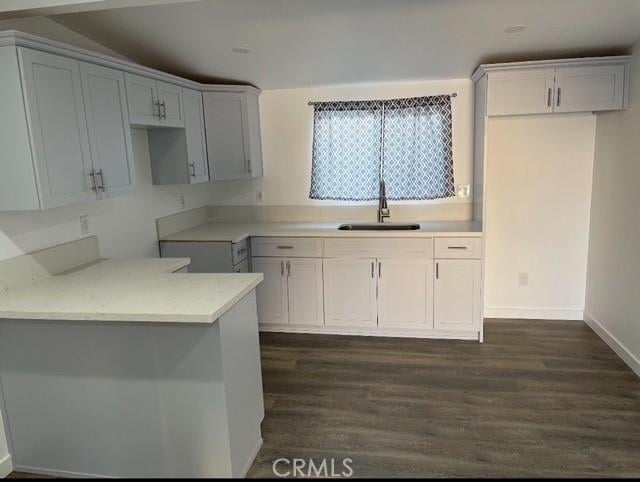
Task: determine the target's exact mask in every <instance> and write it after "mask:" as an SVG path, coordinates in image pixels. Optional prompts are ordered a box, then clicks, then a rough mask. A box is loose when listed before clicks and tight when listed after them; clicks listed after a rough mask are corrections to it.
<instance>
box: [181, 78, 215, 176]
mask: <svg viewBox="0 0 640 482" xmlns="http://www.w3.org/2000/svg"><path fill="white" fill-rule="evenodd" d="M182 92H183V94H182V99H183V102H184V128H185V134H186V141H187V154H188V167H189V182H190V183H191V184H196V183H199V182H208V181H209V164H208V162H207V147H206V142H205V134H204V110H203V105H202V93H201V92H198V91H196V90H189V89H183V90H182Z"/></svg>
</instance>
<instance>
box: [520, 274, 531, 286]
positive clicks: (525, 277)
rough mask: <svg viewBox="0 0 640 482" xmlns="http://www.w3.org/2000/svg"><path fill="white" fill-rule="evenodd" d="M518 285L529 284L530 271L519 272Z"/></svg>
mask: <svg viewBox="0 0 640 482" xmlns="http://www.w3.org/2000/svg"><path fill="white" fill-rule="evenodd" d="M518 286H521V287H526V286H529V273H518Z"/></svg>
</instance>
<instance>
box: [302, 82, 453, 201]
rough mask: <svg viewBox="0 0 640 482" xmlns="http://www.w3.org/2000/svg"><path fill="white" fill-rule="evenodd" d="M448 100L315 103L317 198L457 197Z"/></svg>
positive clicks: (313, 188)
mask: <svg viewBox="0 0 640 482" xmlns="http://www.w3.org/2000/svg"><path fill="white" fill-rule="evenodd" d="M451 134H452V129H451V98H450V96H448V95H440V96H431V97H414V98H408V99H394V100H385V101H353V102H320V103H316V104H314V119H313V161H312V169H311V193H310V195H309V197H310V198H311V199H330V200H344V201H369V200H374V199H378V188H379V183H380V180H381V179H383V180H384V181H385V184H386V189H387V198H388V199H391V200H401V199H403V200H423V199H441V198H446V197H451V196H453V195H454V193H455V189H454V182H453V149H452V139H451Z"/></svg>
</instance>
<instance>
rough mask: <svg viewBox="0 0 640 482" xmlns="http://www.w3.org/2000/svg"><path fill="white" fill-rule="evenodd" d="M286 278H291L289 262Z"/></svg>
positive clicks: (289, 262)
mask: <svg viewBox="0 0 640 482" xmlns="http://www.w3.org/2000/svg"><path fill="white" fill-rule="evenodd" d="M287 278H291V261H287Z"/></svg>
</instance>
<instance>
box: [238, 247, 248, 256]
mask: <svg viewBox="0 0 640 482" xmlns="http://www.w3.org/2000/svg"><path fill="white" fill-rule="evenodd" d="M246 252H247V248H242V249H239V250H238V253H237V254H238V255H241V254H244V253H246Z"/></svg>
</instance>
